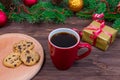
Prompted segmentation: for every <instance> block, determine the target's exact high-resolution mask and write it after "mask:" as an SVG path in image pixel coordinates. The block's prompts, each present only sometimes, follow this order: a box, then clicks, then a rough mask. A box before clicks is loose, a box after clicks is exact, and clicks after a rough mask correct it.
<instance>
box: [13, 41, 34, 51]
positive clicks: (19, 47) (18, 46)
mask: <svg viewBox="0 0 120 80" xmlns="http://www.w3.org/2000/svg"><path fill="white" fill-rule="evenodd" d="M33 48H34V44H33V42H30V41H26V40H22V41H20V42H18V43H15V44H14V45H13V51H14V52H15V53H22V52H23V51H24V50H26V49H33Z"/></svg>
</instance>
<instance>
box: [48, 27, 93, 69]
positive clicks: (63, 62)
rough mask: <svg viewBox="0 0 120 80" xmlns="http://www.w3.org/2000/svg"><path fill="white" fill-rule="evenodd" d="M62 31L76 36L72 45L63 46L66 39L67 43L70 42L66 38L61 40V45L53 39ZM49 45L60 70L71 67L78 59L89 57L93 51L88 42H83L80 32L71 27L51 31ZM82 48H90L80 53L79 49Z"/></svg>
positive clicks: (54, 61) (53, 60)
mask: <svg viewBox="0 0 120 80" xmlns="http://www.w3.org/2000/svg"><path fill="white" fill-rule="evenodd" d="M61 33H68V34H71V35H73V36H74V37H75V38H76V42H75V43H74V44H72V45H71V46H66V47H65V46H64V47H61V45H62V46H63V45H64V44H65V43H63V42H64V41H66V43H69V42H70V41H69V40H67V39H65V40H64V41H62V42H61V44H60V46H59V44H56V43H54V42H57V40H55V41H54V42H52V41H51V39H52V37H53V36H55V35H56V34H61ZM65 38H66V37H65ZM61 39H62V38H59V40H61ZM70 43H71V42H70ZM48 46H49V49H50V56H51V59H52V62H53V64H54V65H55V67H56V68H57V69H59V70H66V69H69V68H70V67H71V66H72V65H73V63H74V62H75V61H76V60H80V59H82V58H85V57H87V56H88V55H89V54H90V52H91V46H90V45H89V44H88V43H81V42H80V36H79V34H78V33H77V32H76V31H75V30H72V29H69V28H58V29H55V30H53V31H51V32H50V34H49V36H48ZM81 48H88V50H87V51H86V52H85V53H83V54H81V55H78V50H79V49H81Z"/></svg>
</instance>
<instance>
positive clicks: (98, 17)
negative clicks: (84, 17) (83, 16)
mask: <svg viewBox="0 0 120 80" xmlns="http://www.w3.org/2000/svg"><path fill="white" fill-rule="evenodd" d="M92 19H93V20H95V21H97V22H99V23H102V22H105V21H104V14H103V13H101V14H93V16H92Z"/></svg>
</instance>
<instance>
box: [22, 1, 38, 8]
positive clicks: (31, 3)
mask: <svg viewBox="0 0 120 80" xmlns="http://www.w3.org/2000/svg"><path fill="white" fill-rule="evenodd" d="M37 2H38V0H23V3H24V4H25V5H26V6H28V7H31V6H33V5H34V4H36V3H37Z"/></svg>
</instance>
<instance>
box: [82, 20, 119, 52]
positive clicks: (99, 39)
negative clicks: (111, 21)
mask: <svg viewBox="0 0 120 80" xmlns="http://www.w3.org/2000/svg"><path fill="white" fill-rule="evenodd" d="M116 34H117V30H115V29H113V28H111V27H109V26H107V25H104V23H99V22H97V21H93V22H92V23H91V24H90V25H89V26H88V27H85V28H84V29H83V31H82V40H83V41H86V42H88V43H90V44H91V45H93V46H95V47H97V48H99V49H101V50H104V51H105V50H107V48H108V47H109V45H110V44H111V43H112V42H113V41H114V40H115V37H116Z"/></svg>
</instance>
